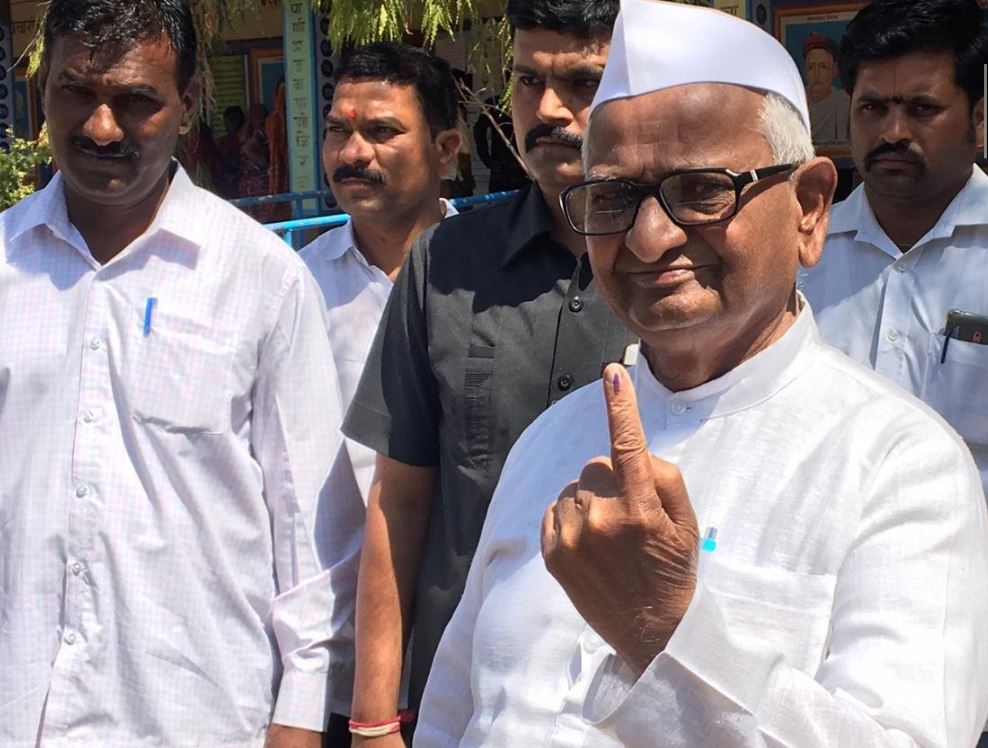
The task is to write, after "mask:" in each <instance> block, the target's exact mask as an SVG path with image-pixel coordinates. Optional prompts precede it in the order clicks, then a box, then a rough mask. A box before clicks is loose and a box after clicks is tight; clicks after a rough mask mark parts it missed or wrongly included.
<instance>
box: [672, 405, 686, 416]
mask: <svg viewBox="0 0 988 748" xmlns="http://www.w3.org/2000/svg"><path fill="white" fill-rule="evenodd" d="M669 409H670V410H671V411H672V414H673V415H674V416H681V415H683V413H685V412H686V411H687V410H689V408H688V407H687V406H685V405H683V404H682V403H673V404H672V406H670V408H669Z"/></svg>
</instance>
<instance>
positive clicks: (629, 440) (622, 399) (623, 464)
mask: <svg viewBox="0 0 988 748" xmlns="http://www.w3.org/2000/svg"><path fill="white" fill-rule="evenodd" d="M604 401H605V402H606V404H607V427H608V430H609V431H610V435H611V465H612V467H613V469H614V473H615V475H616V477H617V481H618V487H619V488H620V490H621V495H622V496H624V497H626V498H648V497H651V496H654V495H655V487H654V485H653V481H652V463H651V457H650V455H649V451H648V441H647V440H646V439H645V432H644V430H643V429H642V422H641V417H640V416H639V415H638V398H637V396H636V395H635V387H634V385H633V384H632V382H631V377H630V376H628V372H627V371H626V370H625V368H624V367H623V366H621V365H620V364H608V365H607V367H606V368H605V369H604Z"/></svg>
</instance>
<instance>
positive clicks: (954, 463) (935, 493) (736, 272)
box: [415, 0, 988, 748]
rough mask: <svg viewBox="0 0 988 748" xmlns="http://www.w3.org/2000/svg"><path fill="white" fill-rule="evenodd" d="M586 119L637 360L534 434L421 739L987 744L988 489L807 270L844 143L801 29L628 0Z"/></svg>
mask: <svg viewBox="0 0 988 748" xmlns="http://www.w3.org/2000/svg"><path fill="white" fill-rule="evenodd" d="M711 50H714V52H711ZM586 137H587V141H586V148H585V151H584V153H585V158H586V170H587V177H586V181H584V182H583V183H581V184H578V185H576V186H574V187H571V188H570V189H569V190H568V191H567V192H566V193H564V196H563V202H564V207H565V210H566V215H567V217H568V219H569V220H570V221H571V222H572V225H573V228H574V229H575V230H578V231H581V232H583V233H585V234H587V235H588V236H589V239H588V247H589V252H588V254H589V257H590V261H591V263H592V265H593V270H594V277H595V279H596V282H597V283H598V285H599V289H600V292H601V295H602V296H604V297H605V298H606V299H607V301H608V302H609V303H610V304H611V305H612V306H613V308H614V310H615V312H616V313H617V314H618V315H619V316H620V317H621V319H622V320H623V321H624V322H625V324H627V325H628V326H629V327H630V328H631V329H632V330H633V331H634V332H636V333H637V334H638V335H639V336H640V337H641V340H642V348H641V351H642V356H641V361H640V363H638V364H637V365H635V366H634V367H632V368H631V369H630V371H626V370H625V369H624V368H623V367H621V366H620V365H617V364H612V365H609V366H608V367H607V368H606V369H605V370H604V377H603V382H602V383H600V384H593V385H590V386H588V387H585V388H583V389H582V390H580V391H578V392H576V393H574V394H573V395H572V396H571V397H569V398H567V399H566V400H564V401H563V402H561V403H560V404H559V405H558V406H556V407H555V408H552V409H550V410H549V411H547V412H546V413H545V414H543V415H542V416H541V417H540V418H539V419H538V420H537V421H536V422H535V423H534V424H533V425H532V426H531V427H530V428H529V429H528V430H527V431H526V432H525V433H524V434H523V435H522V437H521V438H520V439H519V440H518V442H517V444H516V445H515V447H514V448H513V449H512V451H511V454H510V455H509V457H508V460H507V463H506V464H505V468H504V471H503V473H502V475H501V480H500V483H499V484H498V488H497V491H496V492H495V495H494V498H493V500H492V502H491V506H490V511H489V513H488V516H487V521H486V524H485V526H484V530H483V534H482V536H481V539H480V542H479V545H478V547H477V552H476V555H475V557H474V560H473V565H472V566H471V568H470V574H469V577H468V579H467V583H466V589H465V591H464V593H463V597H462V600H461V602H460V605H459V607H458V608H457V610H456V613H455V614H454V616H453V619H452V620H451V621H450V623H449V626H448V627H447V628H446V632H445V634H444V636H443V640H442V643H441V644H440V647H439V651H438V652H437V654H436V659H435V664H434V666H433V670H432V674H431V675H430V677H429V683H428V686H427V688H426V693H425V696H424V698H423V702H422V708H421V714H420V718H419V725H418V731H417V732H416V735H415V740H416V742H415V745H416V746H417V748H433V747H436V748H438V747H442V748H447V747H449V746H459V745H465V746H466V745H469V746H481V745H483V746H521V745H525V746H529V745H531V746H540V747H545V748H549V747H555V746H594V748H603V747H604V746H608V747H610V746H613V747H615V748H617V746H624V747H628V748H631V747H642V748H645V747H648V748H653V747H656V746H661V747H663V748H664V747H666V746H676V747H677V748H678V747H683V748H685V747H689V748H699V747H701V746H702V747H703V748H707V747H709V748H714V747H716V748H751V747H752V746H789V747H792V748H795V747H797V746H798V748H835V747H836V746H840V747H841V748H843V747H844V746H869V747H876V748H877V747H879V746H882V747H888V748H892V747H893V746H898V747H900V748H902V747H905V746H913V747H916V746H925V747H927V748H933V747H936V748H970V746H971V745H972V744H973V742H974V739H975V735H976V733H977V732H978V731H979V730H980V726H981V724H982V722H983V720H984V718H985V715H986V714H988V683H986V681H985V678H984V672H985V668H986V666H988V641H986V639H985V636H984V622H985V616H986V614H988V511H986V506H985V502H984V497H983V494H982V492H981V486H980V482H979V480H978V473H977V469H976V467H975V465H974V463H973V461H972V460H971V456H970V454H968V452H967V450H966V449H965V448H964V445H963V442H962V441H961V439H960V438H959V437H958V436H957V434H956V433H954V432H953V431H952V430H951V429H950V428H949V427H948V426H947V424H946V423H944V422H943V421H942V420H941V419H939V418H937V417H936V415H935V414H934V413H932V412H931V411H930V410H929V409H928V408H926V407H924V406H923V405H922V403H920V402H919V401H918V400H916V399H915V398H913V397H912V396H910V395H909V394H908V393H905V392H902V391H901V390H900V389H899V388H897V387H895V386H894V385H892V384H891V383H890V382H888V381H887V380H885V379H884V378H882V377H880V376H877V375H875V374H874V373H873V372H871V371H869V370H868V369H867V368H865V367H862V366H860V365H859V364H857V363H855V362H853V361H851V360H850V359H848V358H847V357H846V356H844V355H842V354H841V353H840V352H838V351H836V350H834V349H833V348H831V347H830V346H827V345H825V344H824V343H822V342H821V340H820V338H819V335H818V333H817V330H816V325H815V323H814V319H813V312H812V310H811V308H810V306H809V305H808V304H807V303H806V301H805V299H804V298H803V297H802V296H801V295H800V294H799V293H798V292H797V290H796V283H795V281H796V275H797V269H798V267H799V265H800V264H802V265H812V264H813V263H814V262H815V261H816V260H817V259H818V258H819V256H820V252H821V250H822V248H823V243H824V240H825V237H826V230H827V229H826V224H827V208H828V207H829V202H830V199H831V196H832V194H833V191H834V187H835V184H836V172H835V170H834V166H833V164H832V163H831V162H830V161H829V159H825V158H817V157H814V155H813V146H812V143H811V140H810V133H809V116H808V112H807V105H806V98H805V91H804V89H803V86H802V82H801V80H800V76H799V72H798V71H797V69H796V66H795V64H794V63H793V61H792V59H791V58H789V56H788V54H787V52H786V50H785V48H783V47H782V45H781V44H779V43H778V42H777V41H776V40H775V39H773V38H772V37H770V36H768V35H767V34H765V33H764V32H762V31H761V30H760V29H758V28H757V27H755V26H753V25H751V24H749V23H747V22H745V21H742V20H740V19H737V18H734V17H732V16H729V15H727V14H722V13H719V12H718V11H715V10H713V9H708V8H696V7H691V6H687V5H679V4H672V3H661V2H655V1H654V0H624V2H622V6H621V15H620V16H619V17H618V20H617V22H616V24H615V30H614V36H613V41H612V47H611V54H610V58H609V60H608V63H607V69H606V70H605V71H604V77H603V79H602V80H601V84H600V88H599V90H598V93H597V97H596V98H595V100H594V104H593V107H592V113H591V115H590V121H589V124H588V129H587V136H586ZM601 389H603V392H601ZM540 520H541V521H540Z"/></svg>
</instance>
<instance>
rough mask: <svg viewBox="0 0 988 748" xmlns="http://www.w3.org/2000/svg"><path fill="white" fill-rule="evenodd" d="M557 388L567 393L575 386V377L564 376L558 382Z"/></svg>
mask: <svg viewBox="0 0 988 748" xmlns="http://www.w3.org/2000/svg"><path fill="white" fill-rule="evenodd" d="M556 386H557V387H559V389H560V390H562V391H563V392H566V390H568V389H569V388H570V387H572V386H573V377H571V376H570V375H569V374H563V375H562V376H561V377H559V379H557V380H556Z"/></svg>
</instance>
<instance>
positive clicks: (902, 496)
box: [585, 423, 988, 748]
mask: <svg viewBox="0 0 988 748" xmlns="http://www.w3.org/2000/svg"><path fill="white" fill-rule="evenodd" d="M929 430H930V431H931V432H932V433H931V434H930V438H929V439H926V440H920V439H916V438H913V439H911V440H909V443H905V442H906V440H899V443H893V444H890V445H889V447H888V452H887V454H886V457H885V459H884V460H883V461H882V462H881V464H878V465H876V466H874V467H873V468H872V470H871V471H870V473H871V475H873V477H874V481H873V484H872V485H871V486H869V487H867V489H866V491H865V494H864V496H863V499H862V511H861V516H860V519H859V524H858V527H857V532H856V533H855V534H854V540H853V542H852V543H851V545H850V547H849V548H848V550H847V554H846V558H845V560H844V563H843V564H842V565H841V568H840V571H839V574H838V575H837V579H836V588H835V592H834V598H833V604H832V608H831V609H830V611H829V625H830V628H829V636H828V637H827V640H826V647H825V648H824V651H823V655H822V662H820V663H819V667H818V668H815V672H813V670H814V668H812V667H811V668H806V669H799V668H796V667H793V665H792V663H790V662H789V661H787V659H786V656H785V655H784V654H783V653H782V652H781V651H780V649H779V648H778V647H775V646H773V645H772V643H771V641H770V640H769V638H768V637H760V636H757V635H738V633H737V631H735V630H734V629H732V626H731V622H730V615H729V614H728V612H727V611H728V610H729V607H730V605H731V602H730V600H729V599H728V597H726V596H725V593H724V590H725V589H729V588H730V587H731V582H732V580H731V579H729V578H728V579H723V578H719V579H716V588H717V591H714V590H713V589H712V585H713V582H714V581H715V580H714V579H712V578H710V577H709V576H707V577H706V578H707V579H708V582H707V583H705V582H704V581H703V579H704V577H705V576H706V575H709V574H711V573H713V574H716V573H719V569H721V568H725V569H726V568H728V566H729V565H727V564H722V565H718V564H717V563H716V561H715V560H714V559H713V555H715V554H716V553H717V552H718V551H715V552H714V554H712V556H711V563H710V564H709V565H707V566H706V567H705V568H702V570H701V581H700V583H699V585H698V587H697V589H696V593H695V595H694V598H693V601H692V603H691V605H690V607H689V609H688V611H687V613H686V615H685V617H684V618H683V620H682V622H681V623H680V625H679V627H678V629H677V630H676V632H675V634H674V635H673V637H672V639H671V640H670V642H669V644H668V646H667V647H666V649H665V651H664V652H663V653H661V654H660V655H659V656H658V657H656V659H655V660H653V661H652V663H651V665H650V666H649V668H648V669H647V670H646V671H645V673H644V674H643V675H642V676H641V677H640V678H638V680H637V681H634V680H633V678H631V677H629V675H628V672H629V671H627V669H626V668H623V667H622V666H621V665H615V663H614V662H610V663H608V664H605V666H603V667H602V670H606V671H608V672H602V673H600V674H599V678H598V680H599V681H600V682H602V683H604V684H605V685H604V686H603V687H600V688H598V689H596V694H597V698H596V701H594V699H593V698H591V699H589V700H588V701H587V703H586V705H585V706H586V710H587V711H586V714H587V717H588V718H589V719H591V720H599V721H598V722H597V726H598V727H599V728H600V729H601V730H603V731H604V732H606V733H609V734H610V735H611V736H614V737H616V738H617V739H618V740H620V741H621V742H622V743H623V744H624V745H626V746H654V745H664V746H698V745H710V746H713V745H716V746H720V747H722V748H730V747H732V746H788V747H791V748H825V747H829V746H903V747H904V746H924V748H970V747H971V746H972V745H974V743H975V742H976V741H977V736H978V734H979V733H980V731H981V728H982V725H983V724H984V721H985V716H986V714H988V680H986V677H985V675H986V673H988V641H986V638H985V636H984V630H985V625H986V624H985V622H986V620H988V521H986V511H985V502H984V497H983V494H982V489H981V486H980V481H979V477H978V473H977V470H976V468H975V467H974V464H973V462H972V460H971V458H970V455H969V454H968V453H967V452H966V450H964V449H963V448H962V447H961V446H960V441H959V440H958V439H955V438H952V437H950V436H945V432H944V431H943V430H941V429H938V428H937V427H936V426H935V425H933V424H932V423H930V426H929ZM734 594H739V595H744V594H745V590H744V589H743V588H742V589H736V590H734ZM725 606H726V607H725ZM809 614H810V613H809V611H807V610H802V611H800V610H796V609H788V610H787V609H785V608H784V607H780V608H778V609H777V610H775V611H774V612H773V615H774V616H777V617H778V618H780V619H783V622H784V619H785V618H786V617H793V619H794V625H797V624H798V621H796V619H795V617H796V616H799V615H804V616H805V615H809ZM824 615H828V613H826V612H825V613H824ZM777 625H778V623H777V622H766V630H768V629H770V628H773V627H775V626H777ZM622 678H623V680H624V690H623V692H622V690H621V688H616V687H615V685H614V684H615V682H617V681H620V680H622ZM605 715H606V716H605ZM600 717H603V719H600Z"/></svg>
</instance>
